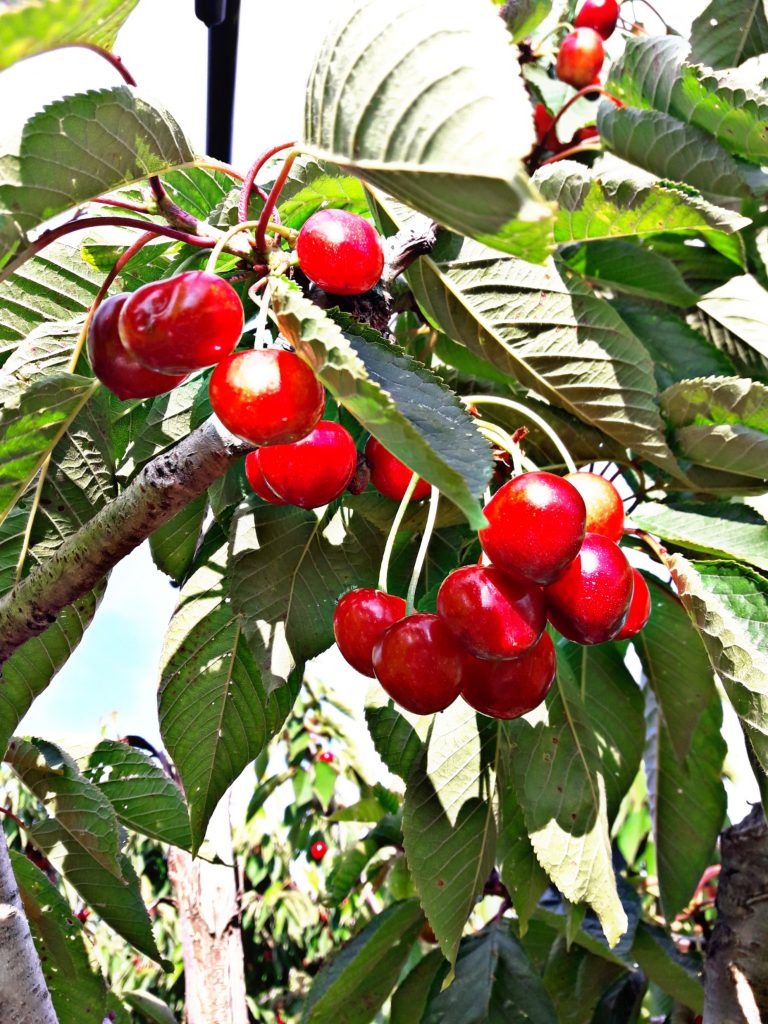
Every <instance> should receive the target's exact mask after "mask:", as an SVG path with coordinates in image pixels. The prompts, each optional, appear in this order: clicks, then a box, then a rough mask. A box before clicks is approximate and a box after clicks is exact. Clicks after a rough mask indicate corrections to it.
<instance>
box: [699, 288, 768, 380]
mask: <svg viewBox="0 0 768 1024" xmlns="http://www.w3.org/2000/svg"><path fill="white" fill-rule="evenodd" d="M698 305H699V309H700V310H701V312H702V313H704V314H705V316H706V317H707V318H708V319H710V320H713V321H714V322H715V324H716V325H717V326H718V327H721V328H724V329H725V331H726V332H727V336H726V337H723V338H721V339H713V340H715V343H716V344H718V341H719V344H718V347H722V348H724V349H725V351H726V352H727V353H728V355H729V356H730V357H731V358H732V359H734V360H738V361H739V362H740V363H742V364H743V365H744V367H745V369H746V370H747V372H748V373H751V372H752V370H753V368H754V369H757V370H758V371H761V372H762V373H763V374H765V373H766V371H767V370H768V338H766V333H765V309H766V307H767V306H768V291H766V289H765V288H763V287H762V286H761V285H760V284H759V283H758V282H757V281H756V280H755V278H754V277H752V276H751V275H750V274H745V275H743V276H741V277H733V278H731V280H730V281H726V283H725V284H723V285H721V286H720V287H719V288H714V289H713V290H712V291H710V292H708V293H707V294H706V295H704V296H702V297H701V298H700V299H699V304H698ZM737 365H738V363H737Z"/></svg>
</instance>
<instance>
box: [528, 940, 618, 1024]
mask: <svg viewBox="0 0 768 1024" xmlns="http://www.w3.org/2000/svg"><path fill="white" fill-rule="evenodd" d="M623 973H624V972H623V969H622V968H621V967H620V966H619V965H618V964H616V963H613V962H611V961H610V960H606V959H604V958H603V957H600V956H596V955H595V954H594V953H590V952H588V951H587V950H586V949H584V948H583V947H580V946H576V945H572V944H569V943H568V941H567V940H566V938H565V937H564V936H561V937H560V938H559V939H558V940H557V941H556V942H555V944H554V945H553V947H552V949H551V950H550V954H549V957H548V959H547V965H546V969H545V971H544V987H545V989H546V991H547V992H548V993H549V996H550V998H551V999H552V1001H553V1003H554V1004H555V1007H556V1009H557V1020H558V1024H592V1015H593V1014H594V1012H595V1009H596V1008H597V1005H598V1003H599V1002H600V998H601V996H602V995H603V993H604V992H605V990H606V989H607V988H608V987H609V986H610V985H611V984H612V983H613V982H614V981H615V980H616V978H617V977H618V976H619V975H621V974H623Z"/></svg>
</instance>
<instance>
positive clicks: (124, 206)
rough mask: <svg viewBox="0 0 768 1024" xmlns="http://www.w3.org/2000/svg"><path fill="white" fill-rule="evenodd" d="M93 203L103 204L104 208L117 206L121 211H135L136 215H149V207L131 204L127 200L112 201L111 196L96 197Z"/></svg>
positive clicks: (92, 200)
mask: <svg viewBox="0 0 768 1024" xmlns="http://www.w3.org/2000/svg"><path fill="white" fill-rule="evenodd" d="M90 202H92V203H101V205H102V206H116V207H119V208H120V209H121V210H133V212H134V213H149V207H147V206H140V205H139V204H138V203H129V202H128V201H127V200H125V199H110V198H109V196H96V198H95V199H91V200H90Z"/></svg>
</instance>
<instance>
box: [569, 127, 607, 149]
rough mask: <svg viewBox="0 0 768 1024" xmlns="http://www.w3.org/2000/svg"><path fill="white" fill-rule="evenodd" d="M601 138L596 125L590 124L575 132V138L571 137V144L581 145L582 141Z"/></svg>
mask: <svg viewBox="0 0 768 1024" xmlns="http://www.w3.org/2000/svg"><path fill="white" fill-rule="evenodd" d="M599 138H600V132H599V131H598V130H597V128H595V126H594V125H590V126H588V127H587V128H579V129H578V130H577V131H576V132H574V135H573V138H572V139H571V145H573V146H580V145H581V143H582V142H591V141H592V140H593V139H599Z"/></svg>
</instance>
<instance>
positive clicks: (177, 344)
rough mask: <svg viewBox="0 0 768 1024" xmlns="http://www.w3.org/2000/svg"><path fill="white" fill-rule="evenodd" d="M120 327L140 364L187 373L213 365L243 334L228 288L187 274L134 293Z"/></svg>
mask: <svg viewBox="0 0 768 1024" xmlns="http://www.w3.org/2000/svg"><path fill="white" fill-rule="evenodd" d="M119 327H120V337H121V338H122V339H123V343H124V344H125V346H126V348H127V349H128V350H129V351H130V352H131V353H132V354H133V355H134V356H135V358H136V359H138V361H139V362H140V363H141V364H142V366H146V367H147V368H148V369H150V370H157V371H158V372H160V373H189V372H190V371H191V370H200V369H202V368H203V367H206V366H212V365H213V364H214V363H218V362H219V361H220V360H222V359H223V358H224V357H225V356H228V355H229V353H230V352H231V351H232V350H233V349H234V348H235V346H236V345H237V343H238V341H239V340H240V335H241V334H242V333H243V307H242V304H241V302H240V299H239V297H238V294H237V292H236V291H235V289H234V288H233V287H232V285H231V284H228V283H227V282H226V281H223V280H222V279H221V278H220V277H217V276H216V275H215V274H207V273H206V272H205V271H203V270H188V271H186V272H185V273H183V274H177V275H176V277H169V278H167V279H166V280H163V281H152V282H150V283H149V284H145V285H143V286H142V287H141V288H139V289H137V290H136V291H135V292H133V294H132V295H131V296H130V298H129V299H128V301H127V302H126V304H125V305H124V306H123V309H122V312H121V313H120V323H119Z"/></svg>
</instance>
